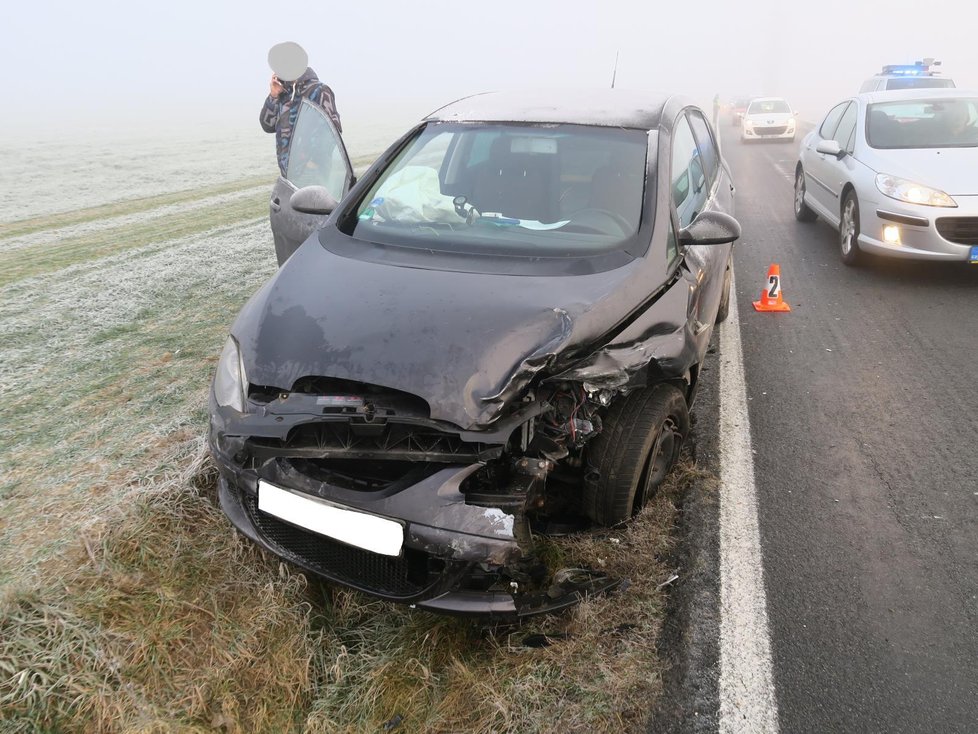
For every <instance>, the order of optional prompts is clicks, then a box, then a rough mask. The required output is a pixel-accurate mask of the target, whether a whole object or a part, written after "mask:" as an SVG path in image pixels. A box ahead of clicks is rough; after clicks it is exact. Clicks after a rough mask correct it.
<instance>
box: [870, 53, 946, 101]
mask: <svg viewBox="0 0 978 734" xmlns="http://www.w3.org/2000/svg"><path fill="white" fill-rule="evenodd" d="M940 65H941V62H940V61H935V60H934V59H924V60H923V61H917V62H916V63H913V64H889V65H887V66H884V67H883V71H881V72H880V73H879V74H877V75H876V76H873V77H871V78H869V79H867V80H866V81H864V82H863V85H862V86H861V87H860V88H859V93H860V94H862V93H863V92H884V91H889V90H893V89H927V88H930V89H950V88H953V87H954V82H953V81H952V80H951V79H949V78H948V77H946V76H938V75H939V74H940V72H939V71H934V70H933V67H935V66H940Z"/></svg>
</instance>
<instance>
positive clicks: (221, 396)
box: [214, 336, 248, 413]
mask: <svg viewBox="0 0 978 734" xmlns="http://www.w3.org/2000/svg"><path fill="white" fill-rule="evenodd" d="M247 386H248V376H247V375H246V374H245V368H244V362H242V361H241V349H240V348H239V347H238V343H237V342H236V341H235V340H234V337H233V336H229V337H228V340H227V342H225V344H224V351H222V352H221V359H220V361H218V363H217V374H215V375H214V398H215V400H217V404H218V405H221V406H224V407H226V408H234V409H235V410H236V411H238V412H239V413H244V412H245V397H246V393H245V391H246V389H247Z"/></svg>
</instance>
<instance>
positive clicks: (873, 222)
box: [794, 89, 978, 265]
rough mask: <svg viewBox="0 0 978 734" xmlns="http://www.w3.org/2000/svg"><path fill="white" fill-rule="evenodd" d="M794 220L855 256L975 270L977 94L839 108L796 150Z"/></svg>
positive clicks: (849, 258) (892, 97)
mask: <svg viewBox="0 0 978 734" xmlns="http://www.w3.org/2000/svg"><path fill="white" fill-rule="evenodd" d="M794 209H795V217H796V218H797V219H798V220H799V221H803V222H809V221H813V220H814V219H815V218H816V217H822V218H823V219H824V220H825V221H826V222H828V223H829V224H830V225H831V226H833V227H835V228H837V229H838V230H839V253H840V255H841V257H842V261H843V262H844V263H846V264H847V265H853V264H855V263H856V262H858V261H859V259H860V257H861V255H862V253H864V252H872V253H876V254H880V255H890V256H895V257H905V258H918V259H926V260H952V261H965V262H971V263H978V92H965V91H962V90H959V89H910V90H903V91H890V92H871V93H867V94H860V95H857V96H855V97H852V98H850V99H847V100H845V101H844V102H840V103H839V104H837V105H836V106H835V107H833V108H832V109H831V110H830V111H829V113H828V114H827V115H826V116H825V119H824V120H823V121H822V122H821V124H820V125H819V126H818V127H817V128H816V129H815V130H813V131H812V132H811V133H809V134H808V135H807V136H806V137H805V139H804V140H803V141H802V144H801V151H800V154H799V160H798V164H797V166H796V168H795V197H794Z"/></svg>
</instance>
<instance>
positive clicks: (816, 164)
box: [802, 100, 852, 222]
mask: <svg viewBox="0 0 978 734" xmlns="http://www.w3.org/2000/svg"><path fill="white" fill-rule="evenodd" d="M851 104H852V103H851V102H850V100H846V101H845V102H842V103H840V104H837V105H836V106H835V107H833V108H832V109H831V110H829V113H828V114H827V115H826V116H825V119H824V120H823V121H822V124H821V125H820V126H819V128H818V132H817V133H816V134H815V135H812V136H810V137H809V138H807V139H806V143H805V150H804V152H803V155H802V167H803V168H804V170H805V189H806V190H807V192H808V195H809V197H810V198H811V199H812V200H813V203H814V204H815V206H814V207H813V208H814V209H815V210H816V211H818V212H819V213H820V214H822V215H823V216H825V217H827V218H829V220H830V221H832V222H836V221H838V217H839V204H838V201H837V195H836V193H835V190H834V189H833V188H832V186H831V185H830V183H829V181H830V179H831V177H832V175H833V171H832V166H831V161H834V160H835V159H834V158H833V157H832V156H827V155H826V154H825V153H819V152H818V151H817V150H816V147H817V146H818V144H819V143H820V142H821V141H822V140H832V139H834V137H835V134H836V131H837V130H838V129H839V123H840V122H841V121H842V117H843V116H844V115H845V114H846V113H847V111H848V109H849V107H850V105H851ZM833 217H834V219H833Z"/></svg>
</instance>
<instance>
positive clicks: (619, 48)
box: [0, 0, 978, 142]
mask: <svg viewBox="0 0 978 734" xmlns="http://www.w3.org/2000/svg"><path fill="white" fill-rule="evenodd" d="M883 7H884V6H879V5H878V4H876V3H872V4H870V3H859V2H854V1H853V0H848V1H847V2H840V1H838V0H820V1H819V2H817V3H804V4H803V3H797V4H794V5H791V6H786V4H785V3H783V2H774V1H773V0H762V1H760V2H735V1H733V0H722V1H721V0H709V1H706V2H695V1H692V0H691V1H689V2H682V3H680V2H670V3H661V2H652V1H647V2H622V1H621V0H600V1H598V0H595V1H593V2H583V1H580V0H563V1H561V2H558V1H556V0H489V1H488V2H484V3H472V2H462V1H458V2H423V1H416V2H410V3H405V2H394V1H393V0H374V1H373V2H349V1H347V2H315V3H313V2H288V3H285V2H268V1H267V0H266V1H265V2H260V3H259V2H234V3H232V2H220V3H219V2H207V0H195V1H194V2H189V1H187V0H167V2H161V3H154V4H152V5H145V6H143V5H141V4H137V3H132V2H126V3H122V2H97V1H96V2H87V3H86V2H82V3H74V2H73V3H67V2H64V3H61V2H56V3H52V2H17V3H16V4H12V5H11V6H9V7H8V8H7V9H6V10H5V11H4V14H3V21H2V24H0V54H2V58H0V61H2V63H0V82H2V89H3V90H4V92H5V94H4V96H5V103H4V105H3V109H4V112H3V114H2V115H0V134H2V135H3V137H4V138H5V142H9V141H10V140H11V139H12V137H13V136H16V135H21V134H28V135H32V136H36V135H38V134H40V133H43V132H46V131H64V130H72V129H73V130H76V131H84V130H86V129H102V130H103V131H105V130H109V131H119V132H129V131H131V132H139V131H142V130H159V129H160V128H168V129H171V130H175V131H176V130H178V131H183V132H193V131H194V130H205V129H206V130H213V129H230V128H241V129H243V128H247V127H257V114H258V109H259V107H260V106H261V103H262V101H263V99H264V97H265V95H266V94H267V92H268V77H269V75H270V71H269V69H268V66H267V62H266V54H267V51H268V48H269V47H270V46H271V45H273V44H274V43H277V42H280V41H284V40H293V41H297V42H299V43H300V44H302V45H303V46H304V47H305V48H306V50H307V51H308V52H309V57H310V64H311V66H312V67H313V68H314V69H315V70H316V71H317V72H318V73H319V76H320V78H322V79H323V80H324V81H326V82H327V83H328V84H329V85H330V86H331V87H332V88H333V90H334V91H335V93H336V97H337V104H338V107H339V110H340V113H341V114H342V116H343V119H344V125H345V127H349V126H350V125H351V124H361V123H365V122H366V121H377V120H385V121H387V120H389V121H391V122H392V123H394V124H396V125H397V126H399V127H406V125H407V124H409V123H410V122H411V121H413V120H416V119H418V118H420V117H421V116H423V115H424V114H426V113H428V112H429V111H431V110H432V109H434V108H436V107H438V106H440V105H441V104H444V103H445V102H448V101H451V100H453V99H456V98H458V97H461V96H464V95H467V94H472V93H475V92H481V91H487V90H492V89H505V88H525V87H553V86H558V87H576V86H581V87H592V86H602V87H604V86H609V85H610V82H611V74H612V68H613V65H614V60H615V53H616V52H620V60H619V65H618V79H617V86H619V87H628V88H634V89H650V90H661V91H675V92H680V93H684V94H687V95H690V96H693V97H695V98H697V99H698V100H701V101H702V102H703V103H707V102H708V101H709V100H710V99H711V98H712V96H713V94H714V93H715V92H718V93H720V94H721V95H722V96H723V97H725V98H726V97H730V96H740V95H752V94H773V95H783V96H785V97H787V98H788V100H789V102H791V103H792V104H793V105H794V106H795V107H796V108H797V109H800V110H801V112H802V115H803V116H805V117H806V118H808V119H816V118H818V117H820V116H821V115H822V114H823V113H824V112H825V111H826V110H827V109H828V107H829V106H831V105H832V104H834V103H835V102H836V101H838V100H839V99H842V98H844V97H846V96H848V95H850V94H854V93H856V92H857V91H858V88H859V84H860V83H861V82H862V81H863V80H864V79H866V78H867V77H869V76H871V75H872V74H873V73H875V72H877V71H878V70H879V68H880V67H881V66H882V65H883V64H884V63H911V62H913V61H914V60H916V59H919V58H923V57H925V56H933V57H936V58H938V59H941V60H942V61H943V62H944V65H943V67H942V68H943V70H944V73H945V75H947V76H950V77H952V78H954V79H955V81H956V82H957V84H958V86H959V87H965V88H975V87H978V43H976V42H975V41H974V32H973V28H974V23H975V21H976V20H978V10H975V9H974V8H975V5H974V4H973V0H972V1H966V0H946V1H945V2H942V3H922V2H916V3H915V2H907V1H905V0H893V1H891V2H888V3H886V5H885V10H883V9H882V8H883Z"/></svg>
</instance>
